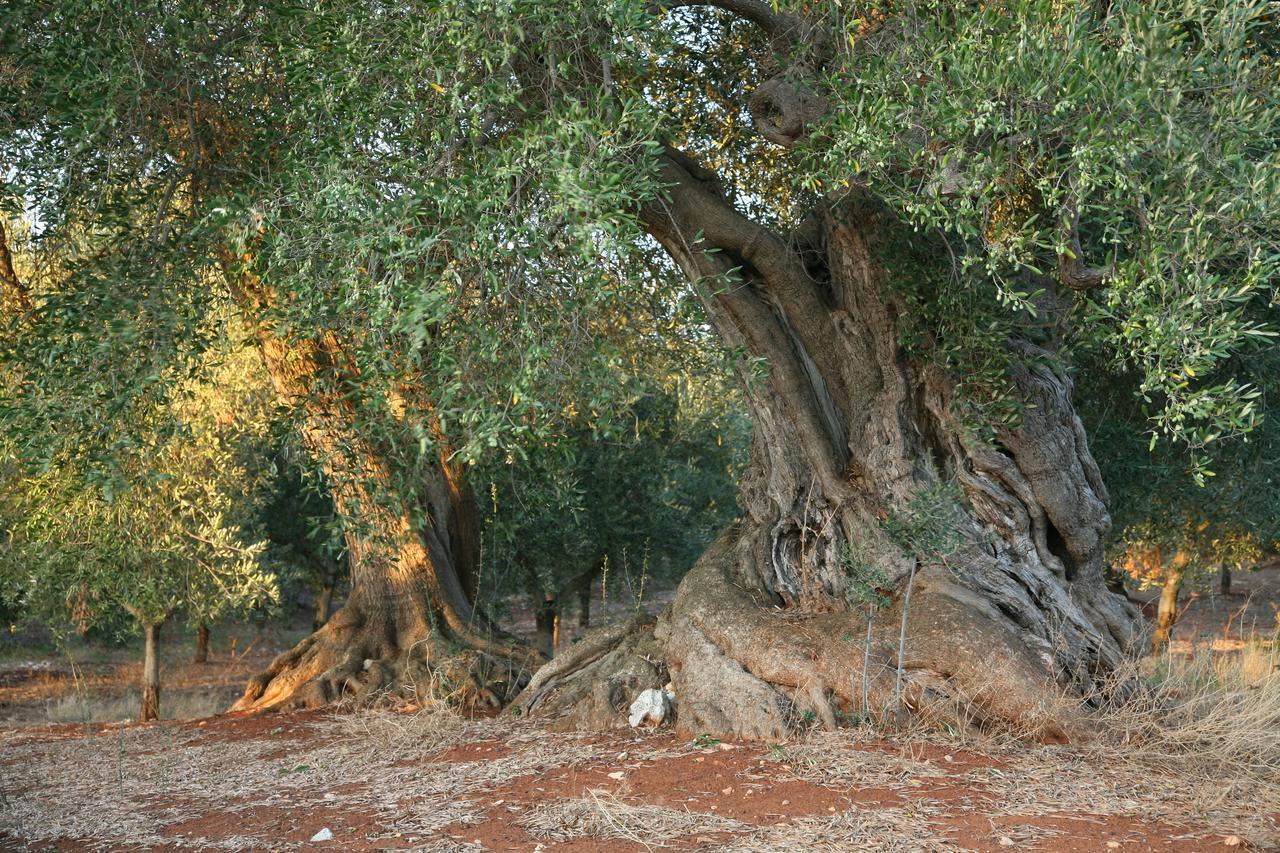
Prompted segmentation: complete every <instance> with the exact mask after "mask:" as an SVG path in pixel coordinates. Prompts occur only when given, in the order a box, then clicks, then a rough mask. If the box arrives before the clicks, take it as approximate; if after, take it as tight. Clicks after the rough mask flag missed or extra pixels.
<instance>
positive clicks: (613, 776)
mask: <svg viewBox="0 0 1280 853" xmlns="http://www.w3.org/2000/svg"><path fill="white" fill-rule="evenodd" d="M609 778H610V779H625V778H627V774H626V773H624V772H622V771H621V770H615V771H613V772H612V773H610V774H609Z"/></svg>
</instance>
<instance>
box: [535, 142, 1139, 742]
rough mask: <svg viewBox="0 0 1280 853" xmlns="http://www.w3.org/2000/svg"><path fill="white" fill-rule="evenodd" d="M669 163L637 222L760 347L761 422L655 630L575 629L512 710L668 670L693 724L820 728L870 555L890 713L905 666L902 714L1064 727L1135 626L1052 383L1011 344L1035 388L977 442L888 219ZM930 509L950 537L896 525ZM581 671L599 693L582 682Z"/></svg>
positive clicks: (629, 685) (574, 702) (576, 705)
mask: <svg viewBox="0 0 1280 853" xmlns="http://www.w3.org/2000/svg"><path fill="white" fill-rule="evenodd" d="M663 168H664V178H665V179H666V181H667V182H668V184H669V185H670V196H669V198H667V199H665V200H663V201H662V202H660V203H656V204H654V205H652V206H650V207H649V208H647V209H646V210H645V211H644V218H645V221H646V223H647V225H648V227H649V230H650V233H651V234H652V235H653V236H654V237H655V238H656V239H657V240H658V241H659V242H660V243H661V244H662V245H663V247H664V248H665V249H666V250H667V251H668V253H669V254H670V255H671V256H672V257H673V258H674V259H675V260H676V262H677V263H678V264H679V265H680V266H681V268H682V269H683V270H684V271H685V272H686V274H687V275H688V276H689V278H690V279H691V280H692V281H693V282H694V283H695V286H697V287H698V288H699V291H700V294H701V296H702V299H703V302H704V303H705V305H706V308H707V313H708V316H709V317H710V320H711V322H712V324H713V325H714V327H715V328H716V330H717V332H718V333H719V334H720V336H721V338H722V339H723V340H724V342H725V343H726V344H727V345H728V346H730V347H734V348H738V347H740V348H742V349H744V350H745V351H746V352H747V353H748V354H750V355H752V356H757V357H764V358H766V359H767V360H768V371H769V372H768V375H767V378H766V379H765V381H764V382H762V383H754V382H752V381H750V378H749V377H748V376H746V368H745V367H744V368H743V373H744V376H743V380H744V387H745V389H746V397H747V402H748V405H749V407H750V411H751V415H752V418H753V421H754V425H755V434H754V443H753V446H752V458H751V465H750V469H749V472H748V474H747V476H746V477H745V479H744V482H743V484H742V500H743V504H744V507H745V510H746V514H745V517H744V518H743V519H742V520H741V522H739V523H738V524H736V525H735V526H734V527H732V528H731V529H730V530H728V531H726V532H725V533H724V534H723V535H722V536H721V537H720V539H719V540H718V541H717V542H716V543H715V544H714V545H713V546H712V547H711V549H710V550H709V551H708V552H707V553H706V555H704V556H703V558H702V559H701V560H700V561H699V563H698V564H697V565H696V566H695V567H694V569H693V570H692V571H691V572H690V573H689V575H688V576H687V577H686V578H685V579H684V581H683V582H682V583H681V585H680V588H679V590H678V593H677V595H676V599H675V602H674V604H673V606H672V608H671V610H670V611H669V612H668V613H666V614H665V615H664V616H663V617H662V619H660V620H659V622H658V624H657V625H656V626H654V627H645V626H639V627H636V628H635V632H638V633H635V632H633V633H632V634H630V635H622V634H619V632H618V631H616V630H614V631H613V632H611V633H610V634H609V637H611V638H612V639H611V640H609V641H607V642H606V641H605V640H604V639H603V638H600V637H598V638H596V640H595V641H594V642H584V643H581V644H579V646H575V647H574V648H573V649H571V650H569V651H567V652H566V653H565V654H564V655H561V656H560V658H558V659H557V661H556V662H555V663H554V664H552V665H549V666H548V667H547V668H546V669H544V670H543V671H542V672H540V673H539V674H538V675H537V676H535V678H534V681H533V682H532V683H531V684H530V686H529V688H527V689H526V690H525V692H524V693H523V694H522V695H521V696H520V697H519V698H518V699H517V702H518V704H519V706H520V707H521V708H522V709H523V710H524V711H527V712H529V713H531V714H534V715H538V714H541V715H544V716H549V717H554V718H560V719H561V720H562V721H563V722H565V723H567V724H576V723H581V722H584V721H598V720H600V719H606V718H607V719H610V720H613V721H617V720H619V719H621V715H620V714H619V713H618V711H620V708H619V707H616V706H615V707H614V708H612V709H610V708H607V707H606V705H607V703H608V702H609V701H616V700H619V699H621V698H625V699H626V700H627V701H630V699H632V698H634V693H635V691H636V690H638V689H640V688H643V687H656V686H659V685H660V684H661V683H662V682H664V681H665V680H666V679H667V678H668V677H669V678H670V679H671V680H672V682H673V683H674V686H675V692H676V696H677V703H678V722H679V724H680V726H681V727H682V728H683V729H684V730H686V731H688V732H702V731H706V732H714V733H719V734H726V735H735V736H748V737H760V738H779V737H782V736H785V735H786V734H788V733H789V732H790V731H792V729H793V728H795V726H796V725H797V724H799V723H801V722H803V721H805V720H816V721H819V722H822V723H824V724H826V725H828V726H834V725H835V724H836V722H837V720H838V718H839V712H841V711H847V712H854V711H858V710H860V709H861V704H862V698H861V693H862V659H863V644H864V640H865V638H866V636H867V621H866V615H867V614H866V611H865V609H863V608H862V607H860V606H859V605H857V604H856V600H855V599H856V596H851V595H850V594H849V593H850V591H851V584H853V585H856V584H857V583H858V576H859V575H860V574H864V575H866V576H872V575H871V574H869V573H868V572H867V569H868V568H872V569H874V570H875V572H877V573H879V574H881V575H882V576H883V580H882V581H881V583H882V585H883V589H882V592H884V593H887V594H889V596H890V597H891V601H892V603H891V605H890V606H889V607H888V609H887V610H885V611H883V612H880V613H878V614H876V617H875V619H874V622H873V624H872V630H871V638H870V644H871V653H870V657H871V666H870V678H869V681H870V685H869V693H870V700H871V705H872V709H873V710H875V711H878V712H883V711H885V710H887V709H889V708H890V707H892V706H893V704H894V700H895V685H896V683H897V682H898V680H899V678H900V679H901V682H902V687H903V694H904V696H903V701H904V703H905V705H906V706H907V708H909V709H910V710H911V711H913V712H915V713H916V714H920V715H925V716H941V717H946V718H948V719H949V720H957V719H958V720H961V721H966V722H973V723H978V724H1000V723H1003V724H1010V725H1015V726H1018V727H1020V728H1022V729H1023V730H1026V731H1030V732H1033V733H1038V734H1040V735H1042V736H1048V737H1054V736H1061V735H1062V734H1064V732H1065V730H1067V729H1068V728H1069V724H1070V723H1071V722H1072V721H1073V720H1074V718H1075V714H1076V712H1077V711H1078V708H1079V703H1070V702H1068V703H1062V702H1059V701H1057V700H1058V698H1059V696H1060V695H1061V694H1062V693H1064V692H1065V693H1074V694H1076V695H1077V696H1083V697H1088V698H1089V699H1091V700H1093V701H1097V700H1099V699H1101V698H1102V697H1104V696H1105V695H1106V694H1107V692H1108V691H1109V690H1110V689H1111V688H1112V687H1113V685H1111V684H1110V676H1111V673H1112V672H1113V671H1114V670H1115V669H1116V668H1117V667H1118V665H1119V664H1120V663H1121V662H1122V660H1123V659H1124V658H1125V655H1126V653H1127V652H1128V651H1129V650H1130V649H1131V648H1132V647H1133V646H1134V644H1135V643H1136V641H1137V638H1138V624H1139V623H1138V613H1137V610H1136V609H1135V608H1134V607H1133V605H1132V604H1130V603H1129V602H1128V601H1127V600H1125V599H1124V598H1123V597H1121V596H1118V595H1115V594H1114V593H1112V592H1110V591H1108V590H1107V588H1106V584H1105V580H1104V577H1103V564H1102V556H1103V537H1104V536H1105V535H1106V533H1107V532H1108V530H1109V528H1110V524H1111V522H1110V517H1109V515H1108V512H1107V494H1106V490H1105V489H1104V487H1103V484H1102V479H1101V477H1100V475H1099V472H1098V469H1097V466H1096V465H1095V463H1094V460H1093V458H1092V456H1091V455H1090V453H1089V449H1088V446H1087V443H1086V440H1085V434H1084V429H1083V427H1082V426H1081V423H1080V421H1079V419H1078V418H1077V417H1076V416H1075V414H1074V412H1073V410H1072V407H1071V399H1070V398H1071V384H1070V381H1069V380H1068V379H1067V378H1066V377H1064V376H1061V375H1059V374H1057V373H1055V372H1054V371H1053V370H1052V369H1050V368H1049V367H1047V366H1044V364H1043V363H1041V360H1040V359H1039V356H1042V355H1045V353H1043V352H1041V351H1038V350H1037V349H1036V348H1035V347H1033V346H1031V345H1030V344H1027V343H1023V342H1017V341H1012V342H1010V343H1009V348H1010V358H1011V363H1012V365H1013V367H1012V369H1011V380H1010V381H1011V383H1012V384H1013V386H1014V390H1015V391H1016V393H1017V395H1018V396H1019V397H1020V398H1021V399H1022V400H1023V401H1024V402H1025V403H1026V404H1027V405H1026V406H1025V407H1024V409H1023V411H1022V416H1021V422H1020V424H1019V425H1018V426H1017V427H1016V428H1014V429H1003V430H997V438H996V440H995V441H993V442H984V441H981V440H979V438H977V437H976V436H975V435H973V434H972V433H971V431H970V430H969V429H967V428H966V426H965V422H964V419H963V415H964V410H963V408H962V407H963V402H962V401H960V400H958V399H957V396H956V393H955V382H954V381H953V379H952V378H951V377H949V376H948V375H946V374H945V373H944V372H943V371H942V370H940V369H939V368H937V367H935V366H930V365H929V364H926V363H922V362H921V361H919V360H917V359H914V358H913V357H912V354H911V353H909V352H908V351H906V350H905V349H904V347H903V345H902V344H901V343H900V338H901V336H902V333H903V331H904V317H903V312H904V311H905V310H906V309H905V307H904V305H905V303H904V302H903V301H902V300H901V299H899V298H898V297H897V296H896V295H895V293H894V284H895V276H894V269H893V266H892V260H890V259H891V258H892V256H893V251H894V245H893V243H892V240H891V238H890V236H889V235H890V234H891V232H892V230H893V229H894V228H895V227H896V226H895V223H894V222H893V221H892V219H891V218H889V216H888V214H886V213H885V212H883V211H882V210H880V209H879V208H878V207H877V206H876V205H875V204H874V203H872V202H870V201H869V200H866V199H855V200H845V201H843V202H841V203H839V204H838V205H833V206H830V207H828V208H825V209H823V210H821V211H820V212H819V213H817V214H816V215H815V216H814V217H813V219H812V221H810V222H809V223H808V224H807V225H806V226H805V227H803V228H801V229H799V230H798V231H797V232H796V233H792V234H788V235H780V234H776V233H774V232H772V231H770V230H768V229H766V228H764V227H762V226H761V225H759V224H757V223H755V222H752V221H750V220H748V219H746V218H745V217H744V216H742V215H741V214H740V213H738V212H737V211H736V210H735V209H734V208H733V207H732V206H731V205H730V204H729V203H728V202H727V201H726V200H725V199H724V198H723V197H722V195H721V194H720V193H719V192H718V191H717V188H716V184H715V182H714V180H713V178H712V176H710V175H708V174H707V173H705V172H703V171H702V170H701V169H700V168H699V167H698V166H697V165H696V164H694V163H692V162H690V161H689V160H688V158H687V157H685V156H684V155H682V154H680V153H679V152H676V151H669V152H668V153H667V154H666V156H665V160H664V164H663ZM943 482H951V483H953V484H954V486H953V487H952V489H950V490H947V489H943V488H940V484H941V483H943ZM949 495H954V497H952V496H949ZM925 503H932V504H933V505H931V506H929V507H927V508H926V509H927V511H928V513H929V514H930V515H931V517H933V518H934V519H935V521H936V520H937V519H943V520H944V523H942V524H941V525H940V526H941V527H942V528H943V529H944V530H945V531H946V533H947V537H948V538H949V539H951V540H952V541H951V544H949V545H947V546H946V547H945V548H943V547H939V546H938V545H937V543H933V544H929V543H927V542H917V541H913V540H912V537H911V536H910V535H905V534H904V531H907V532H908V533H909V531H910V529H911V527H912V524H913V523H915V522H918V521H919V516H920V515H921V513H922V507H923V505H924V504H925ZM913 519H914V521H913ZM934 526H935V527H937V526H939V525H938V524H936V523H935V525H934ZM910 578H914V582H913V584H912V585H911V588H912V590H913V591H912V594H911V600H910V608H909V611H907V609H906V598H907V595H906V592H907V590H908V588H909V587H908V580H909V579H910ZM904 626H905V631H904V630H903V628H904ZM903 636H905V646H902V644H901V643H900V638H901V637H903ZM655 642H656V644H657V645H659V646H660V647H661V650H662V653H661V654H662V656H661V663H662V665H661V666H656V667H652V668H651V669H652V671H647V670H646V669H645V667H644V666H642V665H641V661H640V660H637V659H636V657H635V656H634V655H633V656H632V657H631V658H630V659H629V663H628V664H627V665H626V666H623V665H622V664H621V663H620V661H621V660H623V659H625V658H626V649H627V648H628V647H629V646H631V645H632V644H638V646H637V648H644V649H649V647H650V646H651V645H652V644H653V643H655ZM648 655H651V652H650V653H648ZM648 655H642V657H646V656H648ZM899 659H901V660H902V662H903V663H902V667H901V670H899V667H898V660H899ZM618 672H626V673H629V675H627V676H626V677H625V678H623V677H620V676H619V675H618V674H617V673H618ZM592 678H594V679H595V680H597V681H599V682H601V683H604V684H607V685H610V686H609V687H608V688H606V689H600V690H596V691H587V690H584V689H582V688H581V683H582V682H583V681H584V680H588V679H592ZM628 679H629V680H628ZM611 712H612V716H611V715H610V714H611Z"/></svg>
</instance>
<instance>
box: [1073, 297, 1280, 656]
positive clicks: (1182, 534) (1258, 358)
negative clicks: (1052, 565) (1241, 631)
mask: <svg viewBox="0 0 1280 853" xmlns="http://www.w3.org/2000/svg"><path fill="white" fill-rule="evenodd" d="M1274 310H1275V309H1274V307H1273V306H1262V307H1261V309H1260V311H1259V313H1260V314H1262V315H1263V317H1264V318H1265V319H1267V320H1271V318H1270V317H1266V315H1267V314H1268V313H1274ZM1270 324H1273V322H1272V323H1270ZM1278 368H1280V363H1278V362H1277V359H1276V351H1275V349H1274V348H1269V347H1267V348H1264V347H1258V348H1254V349H1252V351H1248V352H1245V353H1243V354H1242V355H1241V356H1239V357H1238V360H1237V364H1236V365H1235V374H1236V375H1237V376H1239V377H1241V378H1245V379H1248V380H1249V384H1250V386H1251V387H1253V388H1254V389H1255V392H1254V395H1253V397H1252V399H1251V405H1253V406H1255V407H1256V408H1257V410H1258V411H1259V413H1260V414H1262V415H1264V416H1265V418H1264V419H1263V420H1262V422H1261V425H1260V426H1259V427H1258V428H1257V429H1255V430H1253V431H1252V432H1250V434H1249V435H1248V436H1247V439H1246V440H1243V441H1239V442H1233V443H1231V444H1230V445H1228V446H1227V447H1226V448H1223V449H1221V450H1219V452H1218V453H1217V454H1215V459H1214V462H1213V469H1212V470H1211V471H1209V470H1205V469H1203V468H1200V469H1197V468H1196V467H1195V466H1194V464H1193V460H1191V459H1189V458H1188V455H1187V453H1186V452H1185V450H1183V449H1182V448H1179V447H1176V446H1168V445H1161V446H1157V447H1156V448H1154V449H1152V448H1151V447H1150V436H1149V434H1148V433H1147V432H1146V430H1144V425H1146V424H1148V423H1149V419H1148V418H1147V415H1146V412H1145V411H1144V405H1143V401H1142V398H1141V396H1140V395H1137V394H1135V393H1134V385H1135V383H1134V381H1133V380H1132V377H1129V378H1128V381H1126V380H1125V377H1119V378H1117V379H1116V381H1114V382H1111V383H1106V384H1099V385H1098V386H1096V387H1095V388H1094V390H1093V393H1091V394H1090V395H1087V396H1086V397H1085V398H1084V399H1083V400H1082V412H1083V416H1084V418H1085V420H1086V422H1088V423H1089V424H1090V427H1091V430H1090V432H1091V438H1092V443H1093V445H1094V446H1095V447H1097V448H1098V449H1099V450H1098V462H1099V465H1100V467H1101V468H1102V471H1103V473H1104V474H1105V475H1106V477H1107V481H1108V483H1110V485H1111V490H1112V495H1113V506H1114V507H1115V511H1114V516H1115V524H1116V533H1115V534H1113V536H1112V537H1111V539H1110V541H1109V542H1108V545H1107V556H1108V560H1109V561H1110V562H1111V563H1112V564H1113V565H1115V566H1116V567H1118V568H1119V569H1121V570H1123V571H1125V572H1127V573H1128V574H1129V575H1130V576H1131V577H1132V578H1133V580H1135V581H1136V582H1137V583H1138V584H1139V585H1140V586H1142V587H1144V588H1146V587H1151V586H1159V587H1161V596H1160V601H1159V605H1158V611H1157V614H1156V624H1155V630H1154V633H1153V636H1152V650H1153V651H1154V652H1159V651H1161V650H1162V649H1164V648H1165V646H1166V645H1167V644H1168V642H1169V638H1170V634H1171V632H1172V629H1173V626H1174V623H1175V621H1176V619H1177V617H1178V615H1179V609H1178V598H1179V594H1180V593H1181V591H1182V589H1183V587H1184V585H1187V584H1191V585H1193V586H1196V587H1203V586H1208V585H1209V584H1211V583H1212V584H1216V585H1217V587H1218V589H1217V591H1218V592H1219V593H1220V594H1222V595H1226V594H1227V593H1229V591H1230V577H1231V572H1232V571H1237V572H1238V571H1242V570H1246V569H1249V568H1252V567H1253V566H1255V565H1257V563H1258V562H1259V561H1260V560H1261V559H1262V558H1263V556H1264V554H1265V553H1267V552H1268V551H1271V550H1273V549H1274V547H1275V543H1276V542H1277V540H1278V539H1280V512H1277V510H1276V507H1277V504H1278V502H1280V468H1278V467H1277V466H1280V432H1278V431H1277V428H1278V425H1277V423H1276V419H1275V417H1274V401H1275V399H1276V392H1277V390H1278V389H1277V385H1276V377H1277V376H1278V375H1280V374H1278V373H1277V369H1278ZM1197 473H1199V474H1201V477H1200V478H1199V482H1198V483H1197V482H1196V477H1195V475H1196V474H1197ZM1224 579H1225V580H1224Z"/></svg>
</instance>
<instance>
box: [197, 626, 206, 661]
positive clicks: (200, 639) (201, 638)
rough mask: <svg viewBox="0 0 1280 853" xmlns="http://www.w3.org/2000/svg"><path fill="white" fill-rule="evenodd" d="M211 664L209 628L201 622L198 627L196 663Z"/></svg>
mask: <svg viewBox="0 0 1280 853" xmlns="http://www.w3.org/2000/svg"><path fill="white" fill-rule="evenodd" d="M208 662H209V626H208V625H206V624H205V623H203V622H201V623H200V624H199V625H197V626H196V656H195V658H194V663H208Z"/></svg>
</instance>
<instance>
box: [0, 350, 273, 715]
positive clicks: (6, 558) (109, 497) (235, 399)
mask: <svg viewBox="0 0 1280 853" xmlns="http://www.w3.org/2000/svg"><path fill="white" fill-rule="evenodd" d="M243 353H244V351H243V350H242V349H239V348H231V349H229V350H228V351H226V352H224V353H222V355H223V356H224V358H223V359H222V360H221V363H220V364H215V365H212V366H211V371H210V375H209V379H208V381H205V382H196V383H191V384H190V385H189V386H187V388H186V391H187V393H185V394H183V395H181V396H179V397H178V398H176V399H175V401H174V402H173V403H172V404H171V405H170V406H169V407H167V409H166V410H165V411H163V412H156V413H155V422H154V423H153V424H152V426H153V427H154V429H153V430H152V434H153V435H154V437H155V442H154V443H153V445H152V446H150V447H145V448H135V449H133V452H132V453H130V454H129V455H128V456H127V457H123V458H127V459H128V463H127V464H125V465H123V466H122V467H121V469H120V470H118V471H117V472H116V475H115V476H113V477H111V478H107V479H103V478H95V477H91V476H87V475H85V474H84V473H83V472H81V471H77V470H76V469H75V468H74V467H71V466H68V467H64V468H60V469H51V470H48V471H45V472H31V471H28V470H25V469H24V466H22V465H21V464H19V459H18V457H17V454H16V451H15V449H14V448H13V446H12V445H9V446H7V447H0V460H2V461H3V465H2V467H0V475H2V476H0V516H2V517H0V525H2V526H3V528H4V529H5V536H4V537H3V545H2V546H0V575H3V576H4V577H5V583H4V587H5V589H6V590H7V591H8V593H9V595H10V597H12V598H16V599H18V600H19V601H20V603H21V604H22V606H23V607H24V609H25V610H26V611H27V612H28V613H30V614H32V615H35V616H38V617H43V618H44V619H46V620H49V621H51V622H58V623H61V624H63V625H70V626H72V627H74V628H76V629H77V630H79V631H81V632H83V631H85V630H87V629H88V628H89V627H90V626H91V625H93V624H95V623H98V622H100V621H102V620H104V619H106V618H107V617H109V616H110V615H111V614H112V613H113V612H115V611H117V610H123V611H125V612H127V613H128V614H129V616H130V617H131V618H132V620H133V622H134V624H135V625H136V627H137V628H138V630H139V631H140V632H141V633H142V635H143V638H144V662H143V678H142V704H141V710H140V712H139V717H140V719H142V720H151V719H156V718H157V716H158V715H159V712H160V673H159V659H158V648H157V644H158V641H159V634H160V628H161V626H162V625H163V624H164V623H165V622H166V621H168V620H169V619H170V618H171V617H174V616H175V615H178V614H179V613H181V614H184V615H186V616H187V617H188V618H189V619H190V620H191V622H192V623H193V624H195V625H196V626H207V625H209V624H210V623H211V622H213V621H215V620H216V619H218V618H221V617H223V616H225V615H227V614H228V613H230V612H232V611H236V610H243V609H247V608H253V607H258V606H262V605H267V604H273V603H275V602H276V601H277V599H278V597H279V593H278V589H277V583H276V578H275V575H274V574H273V572H272V571H271V569H270V567H269V565H267V564H266V563H265V562H264V559H263V556H264V553H265V551H266V543H265V542H264V541H261V540H259V539H258V538H257V537H256V536H255V534H254V532H253V531H252V530H251V529H250V528H249V527H248V522H249V520H250V519H251V518H252V516H253V511H254V510H253V508H254V501H255V500H256V499H257V484H258V483H260V482H261V481H262V480H263V479H264V477H265V473H264V472H262V471H258V470H255V468H254V467H253V464H252V462H253V457H252V451H253V449H254V448H255V447H256V446H257V443H256V442H255V441H254V440H253V439H254V437H255V434H256V433H257V431H258V430H259V429H260V428H261V421H260V419H259V418H257V417H256V416H255V414H260V412H258V413H255V411H254V407H253V405H252V403H253V398H254V396H255V393H256V391H255V387H254V383H252V382H251V381H247V380H245V377H246V376H248V375H249V371H250V367H251V363H250V362H247V361H245V360H244V358H243ZM237 377H238V379H237ZM173 421H176V424H175V423H174V422H173Z"/></svg>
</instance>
